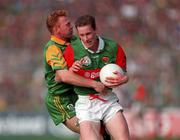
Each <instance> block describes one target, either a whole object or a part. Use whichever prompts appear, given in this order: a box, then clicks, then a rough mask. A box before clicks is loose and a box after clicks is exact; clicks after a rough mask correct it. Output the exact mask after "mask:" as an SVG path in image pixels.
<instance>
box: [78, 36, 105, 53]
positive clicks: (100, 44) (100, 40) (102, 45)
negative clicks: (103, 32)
mask: <svg viewBox="0 0 180 140" xmlns="http://www.w3.org/2000/svg"><path fill="white" fill-rule="evenodd" d="M98 39H99V45H98V49H97V51H96V52H93V51H92V50H90V49H88V48H87V47H86V45H85V44H84V43H83V42H82V41H81V42H82V44H83V46H84V48H85V49H86V50H88V51H89V52H90V53H99V52H100V51H101V50H103V49H104V40H103V39H102V38H101V37H100V36H98Z"/></svg>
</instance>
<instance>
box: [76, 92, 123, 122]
mask: <svg viewBox="0 0 180 140" xmlns="http://www.w3.org/2000/svg"><path fill="white" fill-rule="evenodd" d="M96 95H99V94H96ZM78 97H79V99H78V100H77V102H76V104H75V109H76V116H77V118H78V119H79V123H81V122H83V121H93V122H100V120H102V121H103V122H104V123H106V122H107V121H108V120H109V119H110V118H112V117H113V116H114V115H115V114H116V113H117V112H118V111H123V108H122V106H121V105H120V104H119V103H118V101H119V100H118V97H117V96H116V94H115V93H113V92H110V93H108V94H107V95H105V96H102V95H99V97H100V98H102V99H105V100H106V101H107V102H103V101H102V100H100V99H97V98H95V99H91V97H90V96H81V95H78Z"/></svg>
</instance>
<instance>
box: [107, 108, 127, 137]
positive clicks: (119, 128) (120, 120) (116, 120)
mask: <svg viewBox="0 0 180 140" xmlns="http://www.w3.org/2000/svg"><path fill="white" fill-rule="evenodd" d="M105 126H106V128H107V130H108V131H109V133H110V135H111V136H112V137H113V139H114V140H130V136H129V129H128V125H127V122H126V119H125V117H124V115H123V113H122V112H121V111H119V112H117V113H116V114H115V115H114V116H113V117H112V118H111V119H109V120H108V121H107V122H106V124H105Z"/></svg>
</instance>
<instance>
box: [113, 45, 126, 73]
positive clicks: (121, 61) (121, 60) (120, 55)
mask: <svg viewBox="0 0 180 140" xmlns="http://www.w3.org/2000/svg"><path fill="white" fill-rule="evenodd" d="M116 56H117V57H116V64H118V65H119V66H120V67H121V68H122V69H123V70H124V72H127V69H126V55H125V53H124V50H123V49H122V47H121V46H120V45H118V51H117V55H116Z"/></svg>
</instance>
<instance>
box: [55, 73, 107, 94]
mask: <svg viewBox="0 0 180 140" xmlns="http://www.w3.org/2000/svg"><path fill="white" fill-rule="evenodd" d="M55 80H56V81H57V82H64V83H68V84H72V85H76V86H82V87H89V88H94V89H95V90H96V91H97V92H103V91H104V89H105V86H104V85H103V84H102V83H101V82H97V81H95V80H91V79H87V78H84V77H82V76H80V75H78V74H76V73H74V72H71V71H68V70H57V71H56V77H55Z"/></svg>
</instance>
